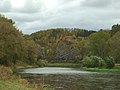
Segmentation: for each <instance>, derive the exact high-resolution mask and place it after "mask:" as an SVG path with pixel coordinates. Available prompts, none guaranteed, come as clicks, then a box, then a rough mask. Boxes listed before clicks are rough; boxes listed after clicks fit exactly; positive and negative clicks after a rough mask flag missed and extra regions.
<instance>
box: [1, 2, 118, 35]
mask: <svg viewBox="0 0 120 90" xmlns="http://www.w3.org/2000/svg"><path fill="white" fill-rule="evenodd" d="M0 13H2V14H4V15H5V16H6V17H9V18H11V19H13V21H15V22H16V26H17V27H18V28H19V29H20V30H22V31H23V33H24V34H30V33H33V32H35V31H38V30H44V29H48V28H61V27H63V28H64V27H66V28H81V29H88V30H99V29H111V26H112V25H113V24H117V23H119V22H120V0H0Z"/></svg>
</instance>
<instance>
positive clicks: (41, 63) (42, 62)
mask: <svg viewBox="0 0 120 90" xmlns="http://www.w3.org/2000/svg"><path fill="white" fill-rule="evenodd" d="M36 64H37V65H38V66H39V67H44V66H46V65H47V64H48V61H46V60H39V61H37V63H36Z"/></svg>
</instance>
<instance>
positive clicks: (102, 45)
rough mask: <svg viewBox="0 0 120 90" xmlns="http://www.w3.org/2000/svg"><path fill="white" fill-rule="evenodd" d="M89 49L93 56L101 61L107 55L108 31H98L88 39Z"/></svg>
mask: <svg viewBox="0 0 120 90" xmlns="http://www.w3.org/2000/svg"><path fill="white" fill-rule="evenodd" d="M89 39H90V47H91V52H92V54H93V55H96V56H99V57H102V58H103V59H104V58H105V57H106V56H108V55H109V45H108V40H109V39H110V33H109V31H98V32H96V33H94V34H92V35H90V37H89Z"/></svg>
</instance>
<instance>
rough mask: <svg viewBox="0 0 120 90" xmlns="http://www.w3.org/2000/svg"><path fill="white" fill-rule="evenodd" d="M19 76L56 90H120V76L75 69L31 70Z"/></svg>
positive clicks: (49, 68) (23, 70) (23, 71)
mask: <svg viewBox="0 0 120 90" xmlns="http://www.w3.org/2000/svg"><path fill="white" fill-rule="evenodd" d="M19 74H20V75H21V76H22V77H23V78H25V79H27V80H28V81H29V82H30V83H35V84H37V85H39V84H41V83H42V84H45V85H48V86H50V87H52V88H54V89H55V90H120V74H118V73H102V72H88V71H80V70H79V69H74V68H57V67H53V68H51V67H44V68H31V69H22V70H20V72H19Z"/></svg>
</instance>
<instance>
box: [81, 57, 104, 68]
mask: <svg viewBox="0 0 120 90" xmlns="http://www.w3.org/2000/svg"><path fill="white" fill-rule="evenodd" d="M83 66H85V67H88V68H93V67H104V66H105V61H104V60H103V59H102V58H100V57H97V56H90V57H85V59H84V60H83Z"/></svg>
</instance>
